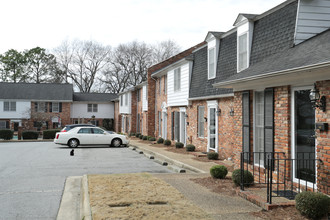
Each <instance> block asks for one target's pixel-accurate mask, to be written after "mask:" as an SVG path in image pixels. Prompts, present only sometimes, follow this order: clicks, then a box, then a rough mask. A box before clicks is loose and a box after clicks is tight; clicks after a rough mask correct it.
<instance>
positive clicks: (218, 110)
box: [216, 108, 221, 116]
mask: <svg viewBox="0 0 330 220" xmlns="http://www.w3.org/2000/svg"><path fill="white" fill-rule="evenodd" d="M216 113H217V115H218V116H220V115H221V109H220V108H218V109H217V111H216Z"/></svg>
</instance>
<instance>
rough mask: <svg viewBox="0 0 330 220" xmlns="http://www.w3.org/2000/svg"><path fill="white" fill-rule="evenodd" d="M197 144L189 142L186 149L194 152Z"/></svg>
mask: <svg viewBox="0 0 330 220" xmlns="http://www.w3.org/2000/svg"><path fill="white" fill-rule="evenodd" d="M195 149H196V148H195V145H192V144H188V145H187V146H186V151H190V152H192V151H195Z"/></svg>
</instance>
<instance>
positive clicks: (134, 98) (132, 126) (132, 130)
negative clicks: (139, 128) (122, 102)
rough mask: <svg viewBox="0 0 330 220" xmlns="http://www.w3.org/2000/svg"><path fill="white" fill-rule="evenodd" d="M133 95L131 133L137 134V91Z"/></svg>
mask: <svg viewBox="0 0 330 220" xmlns="http://www.w3.org/2000/svg"><path fill="white" fill-rule="evenodd" d="M131 94H132V95H131V103H132V104H131V127H130V131H129V133H135V132H136V118H137V97H136V95H137V90H134V91H132V92H131Z"/></svg>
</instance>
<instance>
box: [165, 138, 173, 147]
mask: <svg viewBox="0 0 330 220" xmlns="http://www.w3.org/2000/svg"><path fill="white" fill-rule="evenodd" d="M171 144H172V142H171V141H170V140H169V139H166V140H165V141H164V145H166V146H170V145H171Z"/></svg>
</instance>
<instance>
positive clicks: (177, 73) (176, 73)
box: [174, 68, 181, 91]
mask: <svg viewBox="0 0 330 220" xmlns="http://www.w3.org/2000/svg"><path fill="white" fill-rule="evenodd" d="M180 89H181V69H180V68H177V69H175V70H174V91H180Z"/></svg>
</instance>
